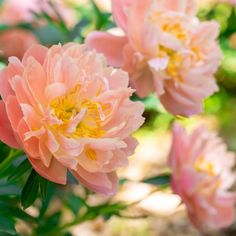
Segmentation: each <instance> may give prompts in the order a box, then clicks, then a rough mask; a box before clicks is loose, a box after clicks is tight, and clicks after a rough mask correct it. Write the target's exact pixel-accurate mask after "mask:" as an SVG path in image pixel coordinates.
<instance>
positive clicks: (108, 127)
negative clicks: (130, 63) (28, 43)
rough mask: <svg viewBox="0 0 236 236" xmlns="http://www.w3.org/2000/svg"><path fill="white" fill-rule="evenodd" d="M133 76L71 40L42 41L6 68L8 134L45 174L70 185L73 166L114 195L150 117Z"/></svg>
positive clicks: (3, 123)
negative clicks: (136, 136)
mask: <svg viewBox="0 0 236 236" xmlns="http://www.w3.org/2000/svg"><path fill="white" fill-rule="evenodd" d="M132 93H133V90H132V89H131V88H128V75H127V73H125V72H124V71H122V70H116V69H113V68H111V67H108V66H107V64H106V60H105V58H104V57H103V56H102V55H99V54H96V53H95V51H88V50H87V49H86V48H85V47H84V46H83V45H79V44H75V43H70V44H66V45H64V46H63V47H62V46H60V45H57V46H53V47H51V48H50V49H48V48H46V47H43V46H40V45H36V46H33V47H32V48H31V49H29V50H28V51H27V52H26V54H25V55H24V57H23V59H22V61H19V60H18V59H17V58H16V57H10V58H9V64H8V66H7V67H6V68H5V69H4V70H3V71H1V74H0V95H1V97H2V101H1V102H0V113H1V117H0V139H1V140H2V141H3V142H5V143H6V144H8V145H9V146H11V147H15V148H22V149H24V151H25V152H26V154H27V156H28V159H29V161H30V162H31V164H32V166H33V168H34V169H35V170H36V171H37V172H38V173H39V174H40V175H42V176H43V177H44V178H46V179H48V180H51V181H53V182H56V183H60V184H65V183H66V175H67V170H69V171H70V172H71V173H72V174H73V175H74V176H75V177H76V178H77V179H78V180H79V181H80V182H81V183H82V184H84V185H85V186H87V187H88V188H90V189H91V190H94V191H97V192H101V193H104V194H108V195H111V194H114V193H115V191H116V188H117V176H116V170H117V169H118V168H120V167H123V166H126V165H127V157H128V156H129V155H131V154H133V152H134V149H135V147H136V145H137V142H136V140H135V139H134V138H132V137H131V134H132V133H133V132H134V131H135V130H136V129H138V128H139V127H140V126H141V125H142V123H143V121H144V118H143V117H142V113H143V110H144V107H143V105H142V103H139V102H132V101H131V100H130V96H131V95H132Z"/></svg>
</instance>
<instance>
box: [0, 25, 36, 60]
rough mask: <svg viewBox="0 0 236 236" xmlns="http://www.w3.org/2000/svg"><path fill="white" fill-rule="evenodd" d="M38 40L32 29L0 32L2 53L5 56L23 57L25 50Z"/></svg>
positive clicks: (0, 50)
mask: <svg viewBox="0 0 236 236" xmlns="http://www.w3.org/2000/svg"><path fill="white" fill-rule="evenodd" d="M37 43H38V40H37V38H36V37H35V36H34V34H33V33H31V32H30V31H26V30H22V29H10V30H6V31H4V32H2V33H0V53H1V56H3V57H4V58H8V57H10V56H16V57H18V58H20V59H21V58H22V57H23V55H24V53H25V51H26V50H27V49H29V48H30V47H31V46H32V45H34V44H37Z"/></svg>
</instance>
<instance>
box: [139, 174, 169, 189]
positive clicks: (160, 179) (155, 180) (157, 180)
mask: <svg viewBox="0 0 236 236" xmlns="http://www.w3.org/2000/svg"><path fill="white" fill-rule="evenodd" d="M170 179H171V176H170V175H169V174H166V175H159V176H155V177H151V178H149V179H145V180H144V181H143V182H144V183H147V184H153V185H157V186H166V185H169V184H170Z"/></svg>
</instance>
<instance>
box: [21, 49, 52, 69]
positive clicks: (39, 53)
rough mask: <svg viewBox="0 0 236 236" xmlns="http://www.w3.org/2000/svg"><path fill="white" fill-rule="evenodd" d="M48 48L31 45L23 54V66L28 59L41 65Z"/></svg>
mask: <svg viewBox="0 0 236 236" xmlns="http://www.w3.org/2000/svg"><path fill="white" fill-rule="evenodd" d="M47 52H48V48H46V47H44V46H41V45H33V46H32V47H31V48H30V49H28V50H27V52H26V53H25V55H24V57H23V59H22V63H23V64H24V65H26V64H27V60H28V58H29V57H33V58H35V60H37V61H38V62H39V63H40V64H41V65H43V63H44V60H45V57H46V55H47Z"/></svg>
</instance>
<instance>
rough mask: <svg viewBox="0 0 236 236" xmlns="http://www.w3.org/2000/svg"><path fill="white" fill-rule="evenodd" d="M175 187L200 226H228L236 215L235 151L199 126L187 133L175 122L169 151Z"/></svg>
mask: <svg viewBox="0 0 236 236" xmlns="http://www.w3.org/2000/svg"><path fill="white" fill-rule="evenodd" d="M169 158H170V159H169V161H170V167H171V168H172V172H173V174H172V188H173V190H174V192H175V193H177V194H179V195H180V196H181V198H182V200H183V202H184V203H185V204H186V207H187V210H188V214H189V217H190V219H191V221H192V222H193V224H194V225H195V226H196V227H197V228H198V229H200V230H202V231H204V230H212V229H219V228H223V227H226V226H229V225H230V224H231V223H233V221H234V219H235V210H234V209H235V208H234V205H235V202H236V193H233V192H229V191H228V189H229V188H230V187H231V186H232V184H233V183H234V182H235V177H236V173H235V172H234V173H233V172H232V167H233V166H234V164H235V155H234V154H233V153H231V152H227V147H226V145H225V144H224V143H223V141H222V140H221V138H219V137H217V135H216V134H215V133H211V132H209V131H207V130H205V129H204V127H200V128H198V129H196V130H194V131H193V132H192V134H190V135H187V134H186V132H185V130H184V129H183V128H182V127H180V126H179V125H177V124H175V126H174V129H173V144H172V148H171V152H170V157H169Z"/></svg>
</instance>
